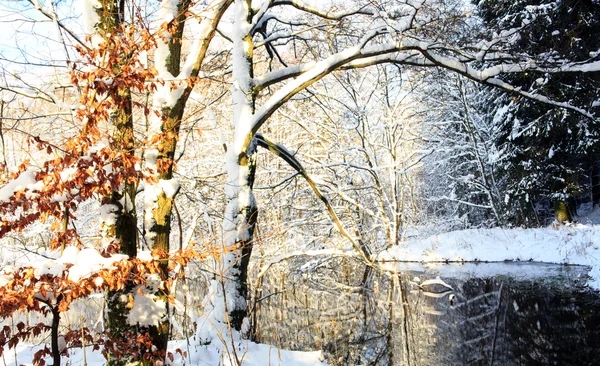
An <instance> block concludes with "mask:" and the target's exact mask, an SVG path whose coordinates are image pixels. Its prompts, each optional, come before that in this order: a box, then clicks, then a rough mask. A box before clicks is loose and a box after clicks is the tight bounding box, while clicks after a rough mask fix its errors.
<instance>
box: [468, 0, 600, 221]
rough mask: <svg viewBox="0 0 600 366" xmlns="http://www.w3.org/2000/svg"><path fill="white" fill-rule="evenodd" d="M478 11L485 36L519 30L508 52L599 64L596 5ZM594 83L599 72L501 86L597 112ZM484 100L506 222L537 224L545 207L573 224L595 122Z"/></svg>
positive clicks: (514, 5)
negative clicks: (492, 126) (494, 127)
mask: <svg viewBox="0 0 600 366" xmlns="http://www.w3.org/2000/svg"><path fill="white" fill-rule="evenodd" d="M478 12H479V15H480V16H481V17H482V19H483V20H484V22H485V23H486V25H487V26H488V27H489V31H490V32H494V30H498V29H507V28H517V27H520V26H523V25H525V26H524V29H523V30H522V31H521V32H520V33H519V37H518V38H515V39H514V41H513V42H511V44H510V46H509V47H510V50H507V51H513V52H514V51H516V50H522V52H527V53H529V54H537V55H541V56H543V57H542V58H543V59H544V60H545V63H546V64H545V65H540V66H544V67H552V66H554V64H555V63H556V62H559V60H564V59H566V58H570V59H575V60H578V61H589V60H595V59H598V58H599V55H598V50H600V42H599V40H598V37H597V34H598V31H600V2H599V1H597V0H581V1H580V0H559V1H548V0H542V1H539V0H538V1H529V0H527V1H514V0H483V1H480V2H479V3H478ZM599 79H600V74H599V73H598V72H591V73H584V72H580V73H572V74H561V75H557V74H553V75H549V74H544V73H541V72H528V73H524V74H519V75H518V76H511V77H510V80H507V81H509V82H510V83H511V84H513V85H516V86H519V87H521V88H522V89H523V90H528V91H531V92H541V93H545V95H548V96H549V97H550V98H557V99H561V100H569V101H570V102H571V103H574V104H577V105H581V106H585V107H586V108H588V110H591V111H598V107H599V106H600V103H598V100H599V98H600V91H599V89H598V88H597V86H596V85H597V83H598V80H599ZM582 91H585V92H584V93H582ZM488 100H489V101H490V104H489V105H488V108H489V110H488V115H489V116H490V117H489V118H493V119H494V123H497V124H498V126H499V131H500V133H499V134H498V135H497V137H496V140H495V144H496V146H497V148H498V150H499V151H502V152H503V154H502V155H501V161H500V168H501V170H502V172H501V175H502V176H504V180H503V184H504V186H503V188H504V190H505V192H506V196H505V201H506V202H507V204H508V205H509V207H511V212H512V214H511V217H510V218H509V220H510V221H511V222H513V223H515V224H520V225H536V224H542V223H544V222H543V221H544V218H545V217H548V215H545V213H546V212H550V211H549V210H544V207H547V208H551V207H553V209H554V216H555V218H556V220H557V221H559V222H565V221H571V220H572V215H573V214H574V213H575V207H576V199H579V200H581V199H585V197H589V196H590V195H589V194H590V191H591V189H592V187H593V186H594V185H593V184H592V181H593V180H594V179H595V177H594V175H597V174H598V172H597V170H594V169H592V167H593V166H594V165H595V162H596V161H597V160H598V148H599V137H600V131H599V130H598V126H597V123H595V122H594V121H592V120H590V119H588V118H585V117H583V116H581V115H577V114H575V113H572V112H570V111H567V110H563V109H559V108H553V107H551V106H548V105H545V104H542V103H538V102H533V101H531V100H526V99H524V98H519V97H513V96H509V95H500V93H498V92H496V91H490V94H489V98H488ZM594 189H597V187H594ZM592 196H594V197H595V196H597V194H596V195H594V194H592ZM538 214H540V215H538Z"/></svg>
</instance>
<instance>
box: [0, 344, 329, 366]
mask: <svg viewBox="0 0 600 366" xmlns="http://www.w3.org/2000/svg"><path fill="white" fill-rule="evenodd" d="M235 343H236V344H237V347H236V354H237V355H238V358H239V359H240V360H241V365H243V366H271V365H272V366H276V365H285V366H318V365H327V363H325V362H323V361H322V360H323V355H322V353H321V351H313V352H303V351H287V350H281V349H279V348H277V347H274V346H270V345H266V344H257V343H254V342H250V341H245V340H237V341H236V342H235ZM44 346H48V347H49V345H45V344H40V345H30V344H26V343H19V344H18V345H17V346H16V349H15V351H14V352H12V351H11V352H5V353H4V355H3V358H4V362H5V365H6V366H16V365H25V366H30V365H33V364H32V363H31V360H32V359H33V355H34V354H35V352H37V351H38V350H40V349H43V348H44ZM230 347H231V346H230ZM177 350H181V351H182V352H187V357H182V355H181V354H180V353H178V352H177ZM168 352H171V353H172V354H173V356H174V359H173V362H171V361H168V362H167V365H170V366H181V365H190V366H191V365H222V366H233V365H237V363H236V361H235V359H234V358H233V354H232V352H231V350H229V351H228V350H227V349H226V348H225V347H224V346H223V345H222V344H218V345H208V346H193V345H191V346H188V345H187V344H186V341H185V340H178V341H170V342H169V345H168ZM67 353H68V354H69V357H68V358H67V357H65V356H63V357H62V362H61V364H63V365H66V364H68V365H71V366H82V365H84V350H83V349H82V348H70V349H67ZM228 356H231V357H228ZM45 360H46V364H47V365H49V364H51V363H52V360H51V359H50V358H49V357H47V358H46V359H45ZM85 361H86V362H87V365H90V366H100V365H105V364H106V360H105V359H104V357H103V356H102V349H100V350H97V351H93V350H92V347H91V346H88V347H86V348H85Z"/></svg>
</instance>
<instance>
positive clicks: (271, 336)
mask: <svg viewBox="0 0 600 366" xmlns="http://www.w3.org/2000/svg"><path fill="white" fill-rule="evenodd" d="M288 264H289V265H290V267H291V268H292V269H288V268H287V267H283V266H282V267H281V268H273V269H272V270H271V272H270V273H269V274H268V275H267V276H266V277H265V278H264V280H263V284H262V288H261V291H260V292H259V293H258V294H257V298H261V297H262V298H264V299H263V300H262V301H259V302H258V303H257V304H256V306H255V309H256V311H255V317H256V318H255V324H256V325H257V331H256V338H257V339H258V340H259V341H260V342H264V343H269V344H274V345H277V346H280V347H283V348H287V349H298V350H311V349H313V350H314V349H322V350H324V352H325V354H326V358H327V360H328V361H329V362H330V364H333V365H597V364H600V347H598V343H599V341H600V293H599V292H598V291H596V290H592V289H590V288H588V287H587V286H586V280H587V270H586V268H585V267H580V266H557V265H541V264H535V263H507V264H479V265H473V264H468V265H463V266H460V265H445V264H440V265H435V266H433V267H430V268H425V267H422V266H421V265H418V264H412V265H402V264H397V265H389V264H388V265H387V266H388V267H389V268H390V269H394V271H397V273H398V274H397V275H390V274H389V273H385V272H381V271H377V270H373V269H370V268H366V267H365V266H363V265H361V264H360V263H359V262H357V261H354V260H352V259H331V260H323V261H322V263H320V265H319V266H315V265H314V263H313V262H306V261H301V260H298V261H296V262H294V263H288ZM438 276H439V277H440V279H441V280H442V281H439V282H440V283H436V284H432V285H424V286H423V285H422V284H423V283H424V282H425V281H426V280H431V279H435V278H436V277H438ZM443 283H445V285H444V284H443Z"/></svg>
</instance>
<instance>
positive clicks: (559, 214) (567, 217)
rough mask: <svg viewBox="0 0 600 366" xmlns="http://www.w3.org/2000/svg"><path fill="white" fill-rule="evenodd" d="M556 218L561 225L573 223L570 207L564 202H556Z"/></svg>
mask: <svg viewBox="0 0 600 366" xmlns="http://www.w3.org/2000/svg"><path fill="white" fill-rule="evenodd" d="M554 217H555V219H556V221H557V222H558V223H559V224H564V223H566V222H571V221H573V217H572V216H571V212H570V210H569V205H567V203H566V202H565V201H563V200H555V201H554Z"/></svg>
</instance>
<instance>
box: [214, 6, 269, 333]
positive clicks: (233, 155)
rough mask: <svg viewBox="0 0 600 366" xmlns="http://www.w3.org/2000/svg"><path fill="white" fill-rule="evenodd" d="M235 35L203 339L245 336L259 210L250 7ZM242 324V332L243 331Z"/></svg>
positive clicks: (239, 10)
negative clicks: (229, 119)
mask: <svg viewBox="0 0 600 366" xmlns="http://www.w3.org/2000/svg"><path fill="white" fill-rule="evenodd" d="M235 17H236V25H235V27H236V32H235V33H234V34H236V35H237V36H236V37H235V38H234V39H233V42H234V44H233V78H234V79H235V80H236V82H235V83H234V85H233V90H232V99H233V101H234V111H233V127H234V140H233V144H232V145H231V146H230V147H229V148H228V150H227V162H226V164H227V182H226V188H225V190H226V196H227V208H226V211H225V218H224V223H223V240H224V242H223V245H224V248H223V253H222V254H221V255H220V256H219V258H217V259H216V260H215V265H216V268H215V273H216V275H215V277H214V278H213V279H212V280H211V283H210V287H209V293H208V294H207V297H206V298H205V301H204V302H205V313H206V314H207V316H208V319H209V323H210V325H209V326H213V327H215V328H216V329H211V330H208V332H209V334H207V335H206V336H207V337H208V338H212V337H213V336H212V335H213V334H215V333H213V332H214V331H215V330H216V333H217V334H219V333H221V334H229V332H230V329H228V328H231V329H235V330H238V331H242V332H243V333H244V334H245V335H248V334H250V330H251V329H250V324H249V321H250V320H249V318H247V317H246V315H247V296H248V263H249V261H250V255H251V253H252V244H253V243H252V241H253V239H254V226H255V224H256V216H257V213H258V209H257V206H256V201H255V199H254V194H253V192H252V185H253V183H254V173H255V170H256V141H255V140H254V135H253V133H252V132H251V127H252V126H250V122H251V119H252V116H253V114H254V99H255V95H254V91H253V87H252V78H253V76H254V75H253V64H252V62H253V61H252V56H253V49H254V44H253V42H252V36H251V35H250V34H249V33H248V32H250V23H251V21H252V12H251V1H250V0H236V1H235ZM245 321H247V326H243V325H244V322H245Z"/></svg>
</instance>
